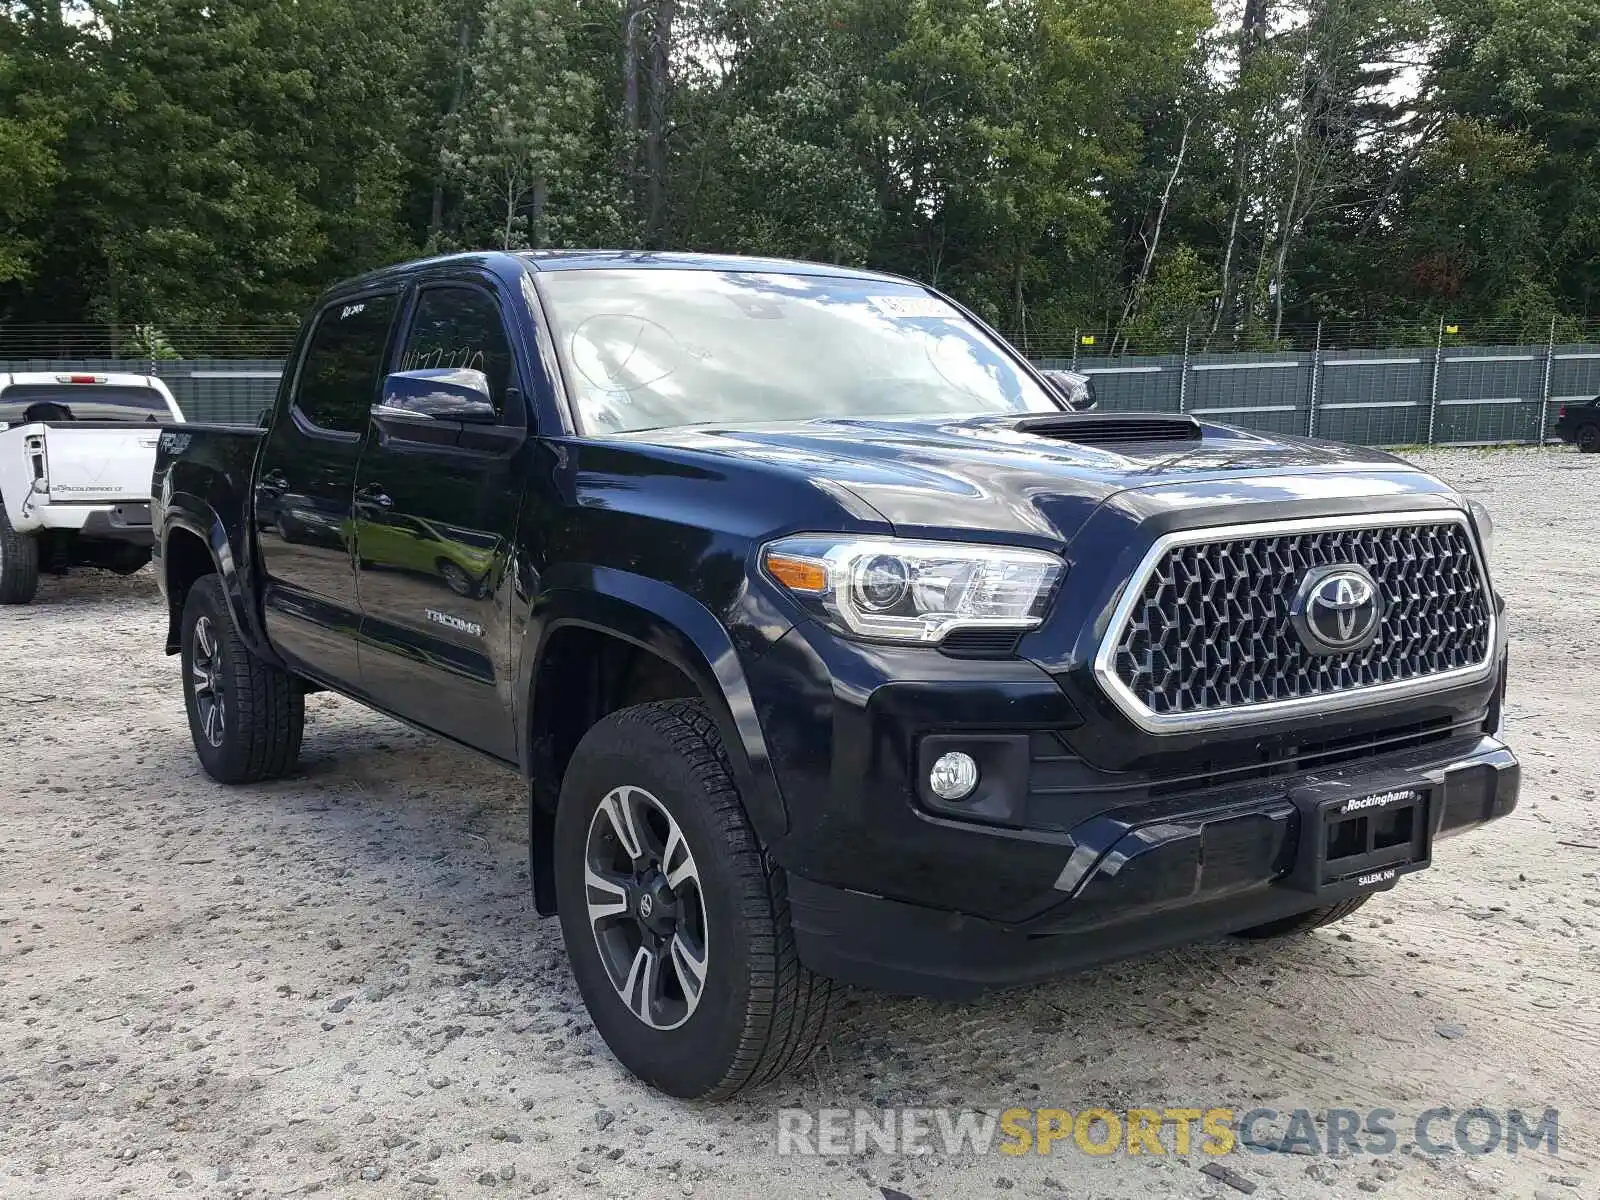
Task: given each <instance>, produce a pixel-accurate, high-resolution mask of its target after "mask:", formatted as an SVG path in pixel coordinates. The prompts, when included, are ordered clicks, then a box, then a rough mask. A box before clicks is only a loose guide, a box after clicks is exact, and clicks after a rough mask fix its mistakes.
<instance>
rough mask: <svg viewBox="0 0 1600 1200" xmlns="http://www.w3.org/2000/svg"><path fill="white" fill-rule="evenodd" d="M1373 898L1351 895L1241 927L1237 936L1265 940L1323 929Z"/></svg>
mask: <svg viewBox="0 0 1600 1200" xmlns="http://www.w3.org/2000/svg"><path fill="white" fill-rule="evenodd" d="M1371 899H1372V897H1371V895H1366V896H1351V897H1350V899H1348V900H1341V901H1339V903H1337V904H1329V905H1326V906H1324V907H1322V908H1313V909H1312V910H1311V911H1310V912H1303V913H1296V914H1295V915H1294V916H1292V917H1283V918H1281V919H1280V920H1277V921H1268V922H1267V923H1266V924H1265V925H1255V926H1252V927H1251V928H1249V929H1241V930H1239V932H1238V933H1237V934H1235V936H1236V937H1242V938H1250V939H1251V940H1252V941H1265V940H1266V939H1268V938H1282V937H1294V936H1295V935H1296V934H1301V933H1310V932H1311V931H1312V930H1313V929H1321V928H1322V927H1323V926H1324V925H1332V924H1333V923H1334V922H1335V921H1342V920H1344V919H1345V918H1346V917H1348V916H1349V915H1350V914H1351V913H1353V912H1355V911H1356V909H1358V908H1360V907H1361V906H1362V905H1363V904H1365V903H1366V902H1367V901H1368V900H1371Z"/></svg>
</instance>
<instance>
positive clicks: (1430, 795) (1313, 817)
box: [1293, 780, 1437, 895]
mask: <svg viewBox="0 0 1600 1200" xmlns="http://www.w3.org/2000/svg"><path fill="white" fill-rule="evenodd" d="M1436 794H1437V790H1436V788H1435V787H1434V786H1433V785H1432V784H1431V783H1424V782H1418V781H1414V780H1407V781H1404V782H1396V783H1394V784H1391V785H1389V786H1385V787H1378V788H1370V789H1368V788H1362V789H1356V788H1350V787H1347V786H1336V787H1329V786H1326V785H1324V786H1321V787H1309V788H1305V789H1302V790H1300V791H1299V792H1298V793H1297V794H1296V795H1295V796H1294V797H1293V798H1294V800H1295V803H1296V807H1298V808H1299V810H1300V822H1301V824H1300V829H1301V837H1300V853H1299V854H1298V856H1297V859H1298V861H1297V864H1296V870H1295V876H1296V882H1297V883H1298V884H1299V886H1301V887H1303V888H1304V889H1305V890H1307V891H1312V892H1316V893H1319V894H1320V893H1329V894H1339V895H1348V894H1351V893H1354V892H1363V891H1372V890H1376V889H1381V888H1385V887H1390V886H1392V885H1393V884H1394V883H1395V882H1396V881H1397V880H1398V879H1399V878H1400V877H1401V876H1402V875H1408V874H1411V873H1412V872H1414V871H1421V870H1424V869H1425V868H1427V867H1429V866H1431V865H1432V862H1433V818H1434V815H1435V796H1436Z"/></svg>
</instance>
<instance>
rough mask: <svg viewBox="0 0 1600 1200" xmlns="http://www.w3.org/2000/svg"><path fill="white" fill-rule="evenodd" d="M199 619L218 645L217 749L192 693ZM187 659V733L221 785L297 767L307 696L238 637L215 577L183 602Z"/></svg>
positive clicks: (197, 586) (202, 581)
mask: <svg viewBox="0 0 1600 1200" xmlns="http://www.w3.org/2000/svg"><path fill="white" fill-rule="evenodd" d="M202 618H204V619H205V620H207V621H208V622H209V623H210V629H211V631H212V634H213V638H214V641H215V644H216V647H217V658H218V664H217V670H216V687H217V689H218V692H219V694H220V695H221V696H222V698H223V704H224V713H225V716H224V724H223V727H222V738H221V741H222V744H221V745H220V746H217V745H213V744H212V742H211V740H210V739H209V738H208V737H207V736H206V734H205V732H204V730H203V728H202V723H201V717H200V712H199V707H198V702H197V700H196V695H195V674H194V658H195V627H196V624H197V623H198V622H199V621H200V620H201V619H202ZM182 663H183V699H184V705H185V707H186V708H187V709H188V712H189V732H190V734H191V736H192V737H193V738H194V748H195V753H196V754H198V755H199V757H200V765H201V766H202V767H204V768H205V771H206V774H207V775H210V776H211V778H213V779H215V780H216V781H217V782H218V783H257V782H260V781H262V780H266V779H278V778H281V777H282V776H284V775H287V774H288V773H289V772H290V771H292V770H294V767H295V764H296V762H297V761H298V760H299V757H300V738H301V734H302V733H303V732H304V729H305V693H304V691H303V689H302V688H301V686H300V683H299V681H298V680H297V679H295V678H294V676H292V675H290V674H289V673H288V672H287V671H284V670H283V669H282V668H280V667H276V666H273V665H272V664H271V663H268V662H263V661H262V660H261V659H259V658H257V657H256V656H255V655H254V654H252V653H251V652H250V649H249V647H247V646H246V645H245V644H244V642H243V641H242V640H241V639H240V637H239V634H238V631H237V630H236V629H235V628H234V626H233V618H232V617H231V616H230V615H229V613H228V605H227V601H226V599H225V598H224V596H223V591H222V581H221V580H220V579H218V578H217V576H215V575H207V576H205V577H204V578H202V579H200V580H198V581H197V582H196V583H195V584H194V586H193V587H191V588H190V589H189V595H188V598H187V599H186V600H185V601H184V605H183V631H182Z"/></svg>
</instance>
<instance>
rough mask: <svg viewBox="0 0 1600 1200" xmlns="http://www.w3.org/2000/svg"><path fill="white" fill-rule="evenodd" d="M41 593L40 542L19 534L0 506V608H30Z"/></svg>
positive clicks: (3, 507) (29, 535)
mask: <svg viewBox="0 0 1600 1200" xmlns="http://www.w3.org/2000/svg"><path fill="white" fill-rule="evenodd" d="M38 592H39V542H38V540H37V539H36V538H34V537H33V535H31V534H27V533H18V532H17V531H16V530H15V529H13V528H12V527H11V518H10V517H8V516H7V515H6V508H5V505H4V504H0V604H29V603H32V601H33V598H34V596H36V595H37V594H38Z"/></svg>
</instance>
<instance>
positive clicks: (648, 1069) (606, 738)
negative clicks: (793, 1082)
mask: <svg viewBox="0 0 1600 1200" xmlns="http://www.w3.org/2000/svg"><path fill="white" fill-rule="evenodd" d="M555 824H556V828H555V868H556V895H557V897H558V901H559V907H560V914H561V928H562V932H563V934H564V935H565V938H566V944H567V956H568V958H569V959H570V960H571V963H572V972H573V975H574V977H575V978H576V979H577V983H578V989H579V991H580V992H582V994H583V1000H584V1003H585V1005H586V1006H587V1007H588V1009H589V1015H590V1016H591V1018H593V1020H594V1023H595V1028H596V1029H598V1030H599V1032H600V1036H601V1037H603V1038H604V1039H605V1041H606V1044H607V1045H608V1046H610V1047H611V1050H612V1053H614V1054H615V1055H616V1056H617V1058H618V1059H619V1060H620V1061H621V1063H622V1065H623V1066H625V1067H627V1068H628V1069H629V1070H630V1071H632V1072H633V1073H634V1074H635V1075H637V1076H639V1078H641V1079H643V1080H644V1081H645V1082H646V1083H649V1084H651V1085H653V1086H654V1087H657V1088H659V1089H661V1090H662V1091H663V1092H666V1093H668V1094H670V1095H673V1096H682V1097H685V1098H689V1099H712V1100H716V1099H723V1098H725V1097H728V1096H731V1095H733V1094H734V1093H735V1092H738V1091H740V1090H741V1089H744V1088H747V1087H752V1086H755V1085H757V1084H761V1083H765V1082H766V1081H767V1080H769V1079H772V1078H775V1077H776V1076H778V1075H779V1074H781V1073H782V1072H784V1071H786V1070H787V1069H789V1068H790V1067H791V1066H794V1065H796V1064H798V1063H801V1062H804V1061H805V1060H806V1059H807V1058H809V1057H810V1055H811V1053H812V1051H813V1050H815V1049H816V1047H817V1045H818V1043H819V1042H820V1040H821V1037H822V1033H823V1029H824V1026H825V1024H826V1020H827V1012H828V1001H829V997H830V994H831V988H832V985H831V984H830V983H829V982H828V981H827V980H824V979H821V978H819V977H817V976H814V975H812V974H811V973H810V972H809V971H807V970H806V969H805V967H803V966H802V965H801V964H800V962H799V960H798V958H797V957H796V955H795V948H794V935H793V933H792V932H791V930H790V926H789V903H788V895H787V892H786V890H785V884H784V877H783V873H782V872H781V871H779V870H777V869H776V868H773V867H771V866H769V865H768V864H767V862H766V861H765V859H764V856H763V855H762V853H761V849H760V847H759V845H758V844H757V842H756V837H755V833H754V831H753V830H752V829H751V828H750V824H749V821H748V820H747V818H746V817H745V814H744V808H743V805H742V804H741V803H740V800H739V793H738V790H737V788H736V787H735V784H734V782H733V778H732V774H731V772H730V770H729V766H728V760H727V756H726V754H725V753H724V751H723V747H722V743H721V740H720V739H719V737H718V736H717V732H716V726H715V724H714V722H713V721H712V720H711V717H710V714H709V713H708V712H707V711H706V708H705V706H704V705H703V704H700V703H698V702H695V701H687V700H672V701H664V702H662V703H658V704H642V705H639V706H637V707H635V708H629V709H624V710H623V711H621V712H619V713H614V714H612V715H611V716H609V717H607V718H605V719H604V720H603V721H601V722H600V723H599V724H597V725H596V726H595V727H594V728H593V729H591V730H590V731H589V733H588V734H587V735H585V737H584V739H583V741H582V743H581V744H580V745H579V746H578V749H577V751H576V753H575V754H574V755H573V759H572V762H571V764H570V765H569V766H568V768H567V773H566V776H565V779H564V780H563V782H562V787H561V801H560V806H559V808H558V810H557V813H556V823H555Z"/></svg>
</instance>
